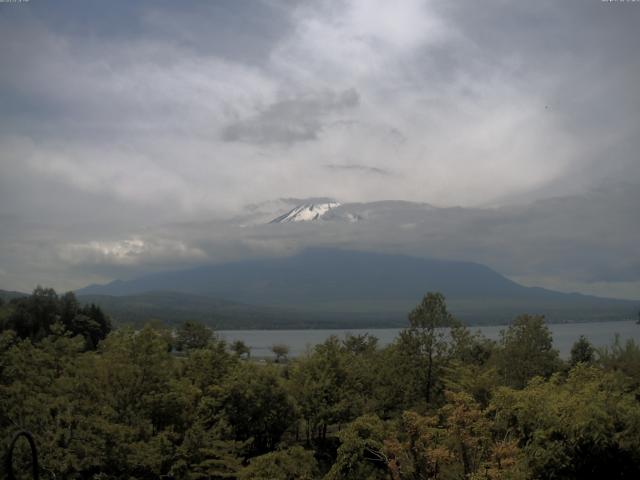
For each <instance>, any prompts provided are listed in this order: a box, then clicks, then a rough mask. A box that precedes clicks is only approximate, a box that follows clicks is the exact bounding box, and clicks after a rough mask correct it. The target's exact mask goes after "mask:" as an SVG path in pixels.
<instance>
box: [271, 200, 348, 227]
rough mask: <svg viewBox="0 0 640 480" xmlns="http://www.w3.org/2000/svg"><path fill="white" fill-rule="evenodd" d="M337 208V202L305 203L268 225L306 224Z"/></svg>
mask: <svg viewBox="0 0 640 480" xmlns="http://www.w3.org/2000/svg"><path fill="white" fill-rule="evenodd" d="M339 206H340V204H339V203H338V202H326V203H305V204H303V205H298V206H297V207H295V208H293V209H292V210H290V211H289V212H287V213H285V214H284V215H281V216H279V217H278V218H274V219H273V220H271V222H269V223H289V222H308V221H311V220H318V219H320V218H322V217H323V216H324V215H325V214H327V213H328V212H329V211H330V210H332V209H334V208H336V207H339Z"/></svg>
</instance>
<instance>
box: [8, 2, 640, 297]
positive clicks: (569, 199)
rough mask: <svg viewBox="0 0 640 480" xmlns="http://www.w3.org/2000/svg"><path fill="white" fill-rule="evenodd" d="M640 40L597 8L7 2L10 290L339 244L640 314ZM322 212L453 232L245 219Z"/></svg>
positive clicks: (623, 20) (639, 14)
mask: <svg viewBox="0 0 640 480" xmlns="http://www.w3.org/2000/svg"><path fill="white" fill-rule="evenodd" d="M639 32H640V2H608V1H607V2H603V1H601V0H563V1H557V0H554V1H547V0H538V1H535V2H515V1H513V2H509V1H505V0H485V1H482V2H478V1H477V0H473V1H472V0H469V1H456V2H451V1H436V0H433V1H431V0H424V1H422V0H403V1H401V2H389V1H385V0H341V1H333V0H327V1H293V0H282V1H276V0H262V1H260V0H255V1H249V0H247V1H234V0H228V1H223V0H219V1H186V0H183V1H179V2H176V1H173V2H169V1H164V0H156V1H135V0H129V1H110V2H104V1H97V0H95V1H92V0H73V1H72V0H58V1H55V2H54V1H43V0H30V1H23V2H19V3H7V2H3V3H0V288H4V289H17V290H23V291H24V290H26V291H29V290H31V289H32V288H33V287H34V286H35V285H36V284H45V285H51V286H53V287H55V288H56V289H59V290H66V289H72V288H79V287H82V286H84V285H86V284H88V283H92V282H104V281H108V280H111V279H114V278H130V277H132V276H135V275H138V274H140V273H144V272H147V271H151V270H158V269H175V268H182V267H185V266H189V265H195V264H201V263H211V262H219V261H225V260H234V259H239V258H245V257H247V256H256V255H257V256H260V255H273V254H284V253H286V252H289V251H291V249H295V248H303V247H304V246H307V245H310V244H314V243H317V242H318V241H319V240H318V239H319V238H322V242H324V243H325V244H334V245H336V246H342V247H345V246H346V247H349V248H351V247H362V246H363V245H367V247H366V248H369V249H373V250H376V249H377V250H380V249H383V250H393V251H395V252H401V253H411V254H416V255H421V256H432V257H448V258H454V259H467V260H472V261H479V262H483V263H486V264H487V265H488V266H490V267H492V268H495V269H496V270H498V271H500V272H501V273H504V274H506V275H508V276H509V277H510V278H513V279H516V280H518V281H521V282H523V283H525V284H528V285H540V286H546V287H550V288H557V289H559V290H562V291H574V290H575V291H581V292H584V293H594V294H599V295H611V296H616V297H620V298H632V299H640V248H638V247H637V245H639V244H640V243H639V241H640V214H638V212H637V211H636V206H637V205H638V204H639V203H640V194H639V193H638V192H639V191H640V158H638V155H639V154H638V152H640V122H639V121H638V120H639V118H638V117H639V114H640V88H639V87H638V79H640V56H639V55H638V51H639V50H640V33H639ZM309 197H329V198H332V199H335V200H337V201H339V202H342V203H353V202H355V203H365V202H375V201H381V200H404V201H409V202H417V203H420V204H422V203H426V204H429V205H432V206H435V207H438V208H439V209H440V210H438V211H439V212H441V213H439V214H438V215H441V216H439V217H438V218H441V217H442V218H445V217H446V218H447V219H450V220H447V221H446V222H444V223H443V222H442V221H436V220H434V224H425V223H424V218H423V219H421V220H420V221H417V222H413V223H415V224H416V225H422V227H419V228H418V227H410V228H407V227H406V225H410V224H411V223H412V222H405V223H402V224H398V225H396V224H394V223H393V221H392V220H389V218H387V217H385V219H384V220H380V221H379V222H378V223H376V222H372V224H371V225H366V224H365V225H356V226H349V227H347V226H344V225H341V226H332V227H327V228H325V231H324V232H319V231H318V229H319V228H320V227H319V226H317V225H315V226H308V227H304V228H306V230H300V229H299V228H298V229H294V230H292V229H290V228H289V227H286V228H285V229H283V230H281V231H277V232H274V231H273V229H269V228H261V226H252V227H246V228H241V227H238V226H237V224H236V223H237V222H235V220H234V219H237V218H245V217H246V215H247V212H248V211H252V210H251V209H254V210H255V209H256V208H258V209H259V210H260V209H262V210H265V211H266V210H269V208H273V209H274V213H282V211H279V212H276V210H277V209H276V208H275V207H274V206H280V207H282V208H284V207H285V206H286V204H287V202H283V201H279V200H278V199H291V198H300V199H304V198H309ZM278 202H280V203H278ZM256 206H258V207H256ZM434 215H435V214H434ZM425 218H431V217H425ZM396 227H397V228H396ZM296 228H297V227H296ZM376 238H379V239H380V240H379V241H376V240H375V239H376Z"/></svg>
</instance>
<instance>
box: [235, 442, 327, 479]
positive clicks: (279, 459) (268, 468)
mask: <svg viewBox="0 0 640 480" xmlns="http://www.w3.org/2000/svg"><path fill="white" fill-rule="evenodd" d="M317 474H318V462H316V459H315V458H314V455H313V451H310V450H305V449H304V448H302V447H300V446H296V447H291V448H288V449H286V450H277V451H275V452H270V453H267V454H265V455H261V456H259V457H254V458H252V459H251V460H250V462H249V465H248V466H246V467H245V468H244V469H242V470H241V471H240V472H239V473H238V480H314V479H315V478H317Z"/></svg>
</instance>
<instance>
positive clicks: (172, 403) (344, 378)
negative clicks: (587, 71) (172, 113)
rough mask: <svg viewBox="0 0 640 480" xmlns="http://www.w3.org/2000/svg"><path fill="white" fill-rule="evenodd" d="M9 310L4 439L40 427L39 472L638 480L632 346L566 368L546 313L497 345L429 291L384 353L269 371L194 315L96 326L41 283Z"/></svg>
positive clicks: (250, 479)
mask: <svg viewBox="0 0 640 480" xmlns="http://www.w3.org/2000/svg"><path fill="white" fill-rule="evenodd" d="M1 309H2V311H1V312H0V313H1V314H2V315H0V318H2V319H3V320H2V321H3V324H2V325H1V327H2V330H3V331H2V333H0V441H2V442H3V445H6V444H7V443H8V442H9V440H10V438H11V436H12V434H13V433H14V432H15V431H16V430H17V429H20V428H24V429H28V430H30V431H32V432H33V433H34V435H35V437H36V439H37V442H38V445H39V450H40V461H41V467H42V471H43V477H44V478H69V479H74V478H78V479H94V480H98V479H107V478H109V479H157V478H176V479H185V480H191V479H193V480H195V479H225V478H226V479H238V480H267V479H269V480H270V479H274V480H280V479H282V480H289V479H291V480H293V479H301V480H312V479H326V480H338V479H354V480H362V479H372V480H375V479H389V480H414V479H415V480H417V479H442V480H446V479H474V480H478V479H514V480H515V479H577V478H604V477H606V478H640V401H639V399H640V348H639V347H638V346H637V345H636V344H635V343H633V342H629V343H627V344H625V345H622V344H620V342H619V341H617V342H615V343H614V345H613V346H612V347H611V348H608V349H604V350H602V351H598V350H595V349H594V348H593V347H592V346H591V345H590V344H589V343H588V341H587V340H586V339H584V338H583V339H580V340H579V342H577V343H576V346H575V347H574V349H573V350H572V354H571V359H570V361H569V362H567V363H565V362H564V361H562V360H561V359H560V358H559V356H558V353H557V351H555V350H554V349H553V347H552V339H551V336H550V334H549V331H548V329H547V327H546V325H545V323H544V321H543V319H542V318H541V317H535V316H526V315H524V316H521V317H519V318H517V319H516V320H514V322H513V323H512V325H511V326H509V327H508V328H506V329H505V331H504V332H503V335H502V337H501V339H500V340H499V341H498V342H493V341H490V340H487V339H486V338H484V337H482V336H481V335H479V334H472V333H471V332H470V331H469V330H468V329H467V328H466V327H464V326H463V325H460V324H459V323H458V322H456V321H455V319H454V318H452V316H451V315H450V314H449V313H448V311H447V308H446V304H445V302H444V298H443V297H442V296H441V295H439V294H428V295H427V296H425V298H424V299H423V301H422V302H421V303H420V304H419V305H418V306H417V307H416V309H415V310H414V311H413V312H411V313H410V315H409V326H408V328H407V329H406V330H405V331H404V332H402V334H401V335H399V337H398V338H397V340H396V341H395V342H394V343H393V344H391V345H389V346H388V347H385V348H380V347H379V346H378V344H377V340H376V339H375V337H372V336H370V335H362V336H347V337H346V338H342V339H340V338H337V337H331V338H329V339H328V340H327V341H326V342H325V343H323V344H321V345H317V346H316V347H315V348H314V349H313V350H312V351H311V352H310V353H309V354H308V355H306V356H304V357H302V358H297V359H287V356H286V353H283V352H282V351H280V353H281V355H279V356H278V362H277V363H276V362H271V361H264V360H262V361H260V360H256V359H252V358H251V357H250V355H249V351H248V348H247V347H246V345H244V344H241V343H237V344H234V345H231V346H229V345H226V344H225V343H224V342H223V341H221V340H220V339H219V338H217V337H216V336H215V335H213V334H212V332H210V331H208V330H207V329H204V328H202V326H200V325H197V324H194V323H187V324H185V325H183V327H181V328H180V329H178V331H176V332H172V331H169V330H167V329H164V328H163V327H162V326H160V325H155V326H151V325H149V326H147V327H145V328H143V329H141V330H133V329H126V328H123V329H118V330H116V331H113V332H110V333H109V334H108V335H106V334H107V333H108V328H107V326H108V319H107V318H106V317H105V316H104V315H103V314H102V312H100V314H99V315H98V314H95V312H92V310H91V307H83V306H79V305H77V303H74V302H73V297H72V296H69V295H68V294H67V295H64V296H62V297H57V296H56V295H55V293H53V292H52V291H49V290H45V289H39V290H36V292H34V295H33V296H31V297H30V298H28V299H23V300H21V301H20V302H17V303H16V302H14V303H8V304H5V305H4V306H2V307H1ZM82 317H86V319H85V318H82ZM101 318H102V319H103V320H100V319H101ZM87 319H90V320H87ZM101 321H103V322H104V326H105V327H103V328H102V329H100V328H98V327H96V326H95V325H94V324H93V323H95V324H96V325H98V326H100V325H103V324H101ZM22 322H25V323H22ZM92 322H93V323H92ZM441 327H447V328H446V329H444V328H441ZM96 328H98V331H100V332H103V333H104V334H101V335H96V336H95V337H94V336H92V332H94V330H95V329H96ZM274 347H276V346H274ZM277 347H283V348H284V346H277ZM178 349H180V351H179V352H178ZM276 350H278V349H277V348H274V351H276ZM276 353H278V352H276ZM20 453H21V450H18V458H16V460H15V464H16V465H17V466H20V465H21V466H22V469H23V470H25V471H26V466H25V462H26V460H25V459H24V458H23V457H21V456H20ZM0 468H1V467H0ZM0 477H2V478H4V473H3V472H2V471H0Z"/></svg>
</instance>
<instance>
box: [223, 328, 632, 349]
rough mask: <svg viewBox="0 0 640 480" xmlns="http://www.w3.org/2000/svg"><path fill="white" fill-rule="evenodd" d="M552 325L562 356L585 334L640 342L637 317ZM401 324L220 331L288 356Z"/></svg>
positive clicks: (389, 335) (382, 333) (605, 340)
mask: <svg viewBox="0 0 640 480" xmlns="http://www.w3.org/2000/svg"><path fill="white" fill-rule="evenodd" d="M469 328H470V330H471V331H472V332H476V331H480V332H482V334H483V335H485V336H486V337H487V338H491V339H493V340H497V339H499V338H500V331H501V330H503V329H505V328H507V327H506V326H505V325H496V326H494V325H492V326H471V327H469ZM549 329H550V330H551V332H552V333H553V345H554V347H555V348H557V349H558V350H559V351H560V355H561V356H562V357H565V358H567V357H568V356H569V352H570V351H571V346H572V345H573V343H574V342H575V341H576V340H577V339H578V338H579V337H580V335H584V336H585V337H587V338H588V339H589V341H590V342H591V343H592V344H593V345H594V346H596V347H604V346H607V345H611V343H612V342H613V339H614V336H615V335H616V334H618V335H620V339H621V340H622V341H623V342H625V341H627V340H628V339H634V340H635V341H636V342H638V343H640V325H637V324H636V323H635V322H634V321H632V320H628V321H620V322H591V323H557V324H550V325H549ZM400 330H401V329H399V328H380V329H375V328H372V329H346V330H222V331H219V332H218V333H219V334H220V336H221V337H222V338H224V339H225V340H227V341H229V342H232V341H234V340H242V341H243V342H244V343H246V344H247V345H248V346H249V347H250V348H251V355H252V356H253V357H273V356H274V355H273V353H272V352H271V347H272V346H273V345H274V344H285V345H288V346H289V348H290V353H289V356H291V357H296V356H300V355H302V354H304V353H305V352H306V351H307V349H308V348H312V347H313V346H314V345H317V344H319V343H322V342H324V341H325V340H326V339H327V338H329V337H330V336H331V335H337V336H338V337H340V338H343V337H344V336H345V335H346V334H347V333H351V334H354V335H362V334H365V333H369V334H370V335H373V336H375V337H377V338H378V344H379V345H380V346H385V345H388V344H389V343H391V342H392V341H393V340H394V339H395V338H396V336H397V335H398V332H399V331H400Z"/></svg>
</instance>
